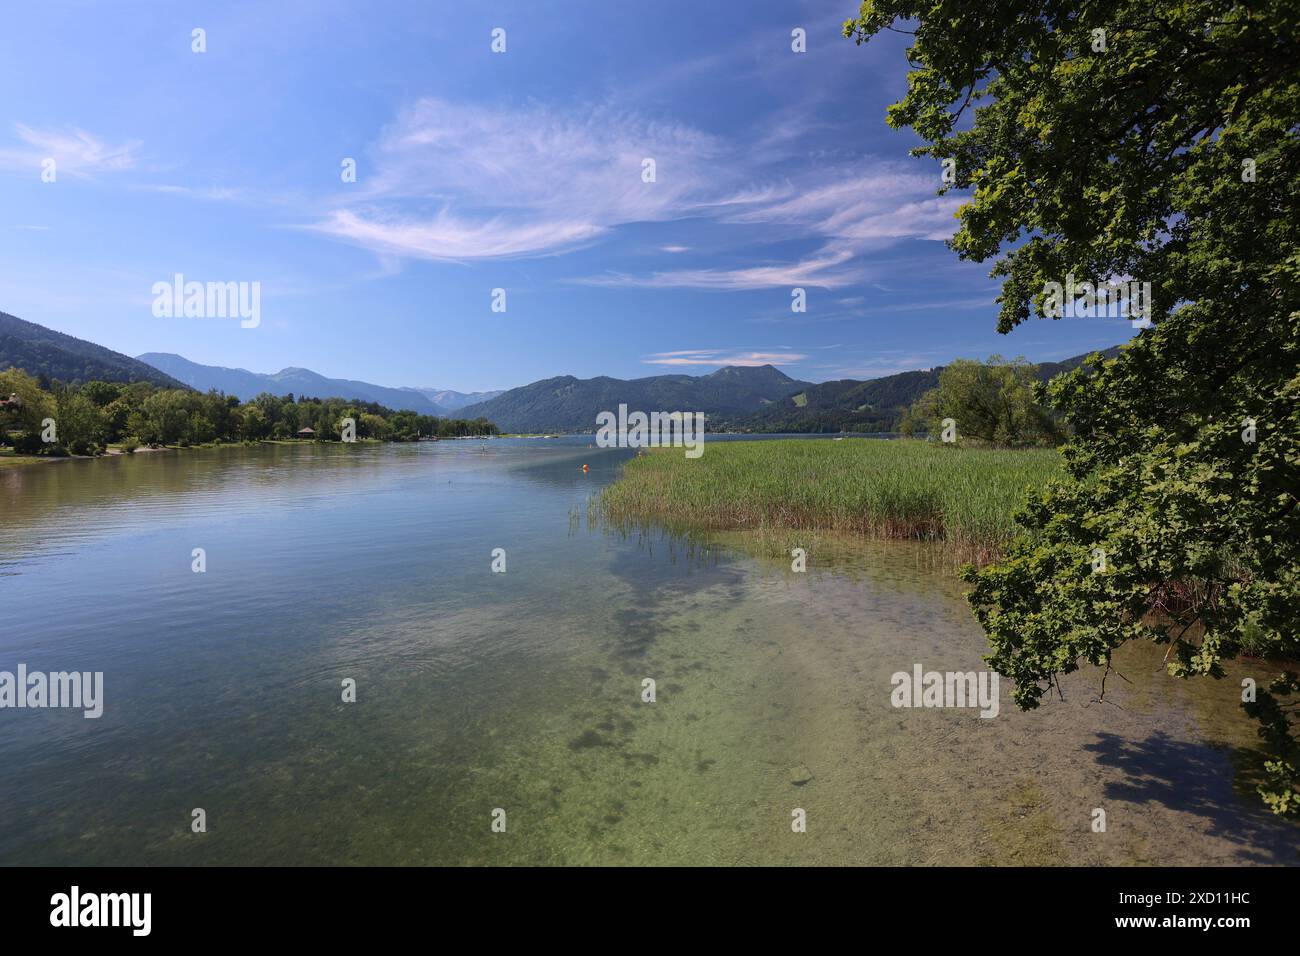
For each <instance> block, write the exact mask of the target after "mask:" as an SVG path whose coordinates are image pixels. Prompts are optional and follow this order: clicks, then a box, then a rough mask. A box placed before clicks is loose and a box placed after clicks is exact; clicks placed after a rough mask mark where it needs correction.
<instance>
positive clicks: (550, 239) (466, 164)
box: [310, 99, 719, 260]
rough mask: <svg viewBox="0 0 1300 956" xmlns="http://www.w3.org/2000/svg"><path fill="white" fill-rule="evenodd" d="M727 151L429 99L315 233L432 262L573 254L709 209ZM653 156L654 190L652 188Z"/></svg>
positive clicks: (650, 132) (540, 111)
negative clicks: (702, 204) (635, 226)
mask: <svg viewBox="0 0 1300 956" xmlns="http://www.w3.org/2000/svg"><path fill="white" fill-rule="evenodd" d="M718 149H719V147H718V144H717V143H716V142H715V141H714V140H713V139H712V138H711V137H709V136H707V135H705V134H702V133H699V132H697V131H695V130H692V129H689V128H687V127H684V126H676V125H671V124H664V123H655V122H651V121H648V120H645V119H642V118H639V117H636V116H632V115H628V114H623V113H617V112H613V111H610V110H604V109H599V110H596V111H594V112H588V113H587V114H585V115H576V114H575V115H570V114H565V113H559V112H556V111H554V110H551V109H549V108H547V107H542V106H532V107H530V108H528V109H519V110H491V109H485V108H482V107H480V106H476V105H467V104H455V103H448V102H446V101H443V100H435V99H423V100H420V101H419V102H417V103H416V104H415V105H414V106H412V107H411V108H409V109H407V110H405V111H404V112H403V113H402V114H401V115H400V116H399V117H398V119H397V121H396V122H394V123H393V124H392V125H391V126H389V127H388V128H386V129H385V130H384V132H383V135H382V136H381V137H380V141H379V143H378V144H377V146H376V148H375V149H374V151H373V157H372V159H371V162H372V163H373V164H374V166H375V172H374V173H373V174H372V175H371V176H370V177H368V178H367V177H366V176H365V175H364V174H363V176H362V188H361V189H360V190H359V191H358V195H357V197H356V199H355V201H353V202H352V203H350V204H348V205H346V206H340V207H337V208H333V209H330V210H328V211H327V212H326V214H325V215H324V216H323V217H322V218H321V219H320V220H319V221H317V222H316V223H314V224H313V225H312V226H311V227H310V228H313V229H315V230H316V231H318V232H321V233H324V234H326V235H330V236H334V237H336V238H339V239H344V240H347V241H350V242H355V243H357V244H358V245H362V246H365V247H367V248H370V249H374V250H377V251H382V252H385V253H388V254H396V255H406V256H410V257H414V258H421V259H434V260H438V259H447V260H467V259H479V258H495V257H502V256H520V255H535V254H540V253H549V252H558V251H565V250H568V249H572V248H574V247H575V246H577V245H580V244H582V243H585V242H588V241H590V240H591V239H593V238H594V237H596V236H599V235H601V234H602V233H604V232H606V231H607V230H609V229H611V228H613V227H615V226H618V225H622V224H625V223H631V222H648V221H657V220H664V219H669V218H673V217H674V216H676V215H679V214H680V211H681V210H682V209H683V208H686V207H688V206H690V205H692V204H693V203H695V202H698V201H699V197H698V196H697V195H696V194H697V193H698V192H700V191H701V190H702V189H703V188H704V186H705V185H706V184H707V182H708V179H709V176H708V167H709V161H710V159H711V157H712V156H713V155H714V154H715V153H716V152H717V151H718ZM647 158H648V159H652V160H654V162H655V181H654V182H645V181H643V177H642V170H643V160H645V159H647ZM412 207H417V208H418V209H419V210H422V211H413V208H412Z"/></svg>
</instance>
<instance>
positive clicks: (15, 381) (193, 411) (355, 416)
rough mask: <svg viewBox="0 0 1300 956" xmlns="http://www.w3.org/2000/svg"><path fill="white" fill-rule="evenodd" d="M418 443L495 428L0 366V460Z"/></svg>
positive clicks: (371, 408)
mask: <svg viewBox="0 0 1300 956" xmlns="http://www.w3.org/2000/svg"><path fill="white" fill-rule="evenodd" d="M348 420H350V421H351V426H350V428H349V433H350V434H349V438H348V441H349V442H351V441H354V440H355V441H376V442H382V441H397V442H410V441H426V440H430V439H449V438H481V437H489V436H495V435H497V434H499V429H498V428H497V426H496V425H494V424H493V423H492V422H490V421H488V420H487V419H484V418H476V419H472V420H470V419H454V418H439V417H437V416H434V415H421V414H418V413H416V412H409V411H394V410H393V409H390V408H386V407H384V406H382V405H379V404H377V403H375V402H361V401H352V400H348V399H342V398H311V397H307V396H301V395H300V396H297V397H295V396H294V395H293V394H292V393H290V394H287V395H282V396H277V395H272V394H270V393H266V392H264V393H262V394H261V395H258V396H257V397H256V398H253V399H251V400H249V401H247V402H241V401H240V400H239V398H237V397H236V396H234V395H224V394H222V393H221V392H217V391H210V392H207V393H200V392H196V391H191V390H182V389H174V388H160V387H158V386H156V385H153V384H151V383H149V382H131V383H129V384H128V383H121V382H101V381H92V382H85V383H82V384H74V385H65V384H62V383H59V382H51V381H48V380H45V379H43V378H36V377H33V376H31V375H29V374H27V373H26V372H24V371H22V370H21V369H17V368H10V369H8V370H6V371H0V466H16V465H23V464H32V463H35V462H39V461H49V460H56V459H61V458H96V457H99V456H101V455H112V454H127V455H129V454H133V453H134V452H136V451H137V450H139V451H145V450H149V451H161V450H164V449H173V448H191V447H215V446H218V445H250V444H258V443H263V442H273V443H284V444H302V443H304V442H342V441H343V438H344V422H345V421H348Z"/></svg>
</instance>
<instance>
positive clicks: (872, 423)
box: [0, 312, 1119, 432]
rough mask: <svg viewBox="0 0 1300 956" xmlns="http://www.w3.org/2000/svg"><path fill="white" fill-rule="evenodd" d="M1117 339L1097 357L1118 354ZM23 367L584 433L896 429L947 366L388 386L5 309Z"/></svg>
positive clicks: (1044, 366)
mask: <svg viewBox="0 0 1300 956" xmlns="http://www.w3.org/2000/svg"><path fill="white" fill-rule="evenodd" d="M1118 351H1119V348H1118V346H1116V347H1115V348H1111V349H1107V350H1106V351H1105V352H1103V353H1102V354H1103V355H1105V356H1107V357H1112V356H1114V355H1115V354H1117V353H1118ZM1084 358H1086V356H1085V355H1077V356H1075V357H1073V358H1069V359H1066V360H1064V361H1061V362H1043V363H1039V364H1038V368H1037V374H1038V376H1039V378H1040V379H1042V380H1044V381H1046V380H1047V379H1049V378H1051V377H1052V376H1054V375H1058V374H1060V373H1061V372H1064V371H1067V370H1069V369H1071V368H1074V367H1076V366H1077V365H1079V363H1080V362H1082V361H1083V360H1084ZM11 365H13V366H17V367H18V368H21V369H24V370H25V371H27V372H29V373H31V374H33V375H38V376H39V375H45V376H46V377H47V378H49V379H57V380H60V381H64V382H68V383H80V382H86V381H91V380H94V379H102V380H105V381H116V382H135V381H147V382H152V383H154V384H155V385H158V386H161V387H165V388H185V387H189V388H193V389H197V390H199V391H204V392H206V391H209V390H210V389H216V390H218V391H220V392H224V393H225V394H227V395H235V396H238V397H239V398H240V399H241V400H245V401H246V400H248V399H251V398H254V397H256V396H257V395H258V394H260V393H262V392H270V393H272V394H274V395H285V394H288V393H293V394H294V395H299V396H308V397H314V398H345V399H354V400H358V401H367V402H378V403H379V404H380V405H383V406H385V407H387V408H392V409H397V410H400V409H406V410H409V411H414V412H419V413H421V414H425V415H437V416H439V417H444V418H445V417H455V418H479V417H482V418H486V419H488V420H490V421H492V422H495V423H496V425H497V426H498V427H499V428H500V429H501V430H502V431H505V432H589V431H592V430H593V429H594V428H595V422H596V416H597V415H598V414H599V413H600V412H603V411H613V412H616V411H617V410H618V406H619V405H620V404H626V405H627V406H628V408H629V410H632V411H647V412H648V411H682V412H696V411H699V412H704V413H705V415H706V416H707V418H708V428H709V430H710V431H738V432H839V431H849V432H853V431H858V432H876V431H892V430H893V429H895V428H896V427H897V424H898V420H899V417H900V416H901V415H902V412H903V410H904V409H906V408H908V407H910V406H911V405H912V403H913V402H915V401H916V400H917V399H918V398H920V397H921V395H922V394H924V393H925V392H926V391H928V390H929V389H932V388H934V387H935V386H936V385H937V384H938V382H939V373H940V372H941V371H942V366H939V367H936V368H932V369H924V370H918V371H913V372H900V373H898V374H896V375H888V376H885V377H884V378H875V379H868V380H866V381H859V380H856V379H841V380H839V381H831V382H821V383H817V384H814V383H812V382H803V381H800V380H798V379H795V378H791V377H790V376H789V375H786V374H785V373H784V372H782V371H781V370H780V369H777V368H775V367H773V366H771V365H762V366H758V367H749V366H745V367H741V366H728V367H726V368H721V369H718V370H717V371H716V372H711V373H709V374H708V375H653V376H649V377H646V378H634V379H618V378H610V377H608V376H604V375H602V376H597V377H596V378H587V379H580V378H575V377H574V376H572V375H561V376H557V377H555V378H548V379H543V380H542V381H539V382H533V383H532V384H530V385H523V386H520V387H519V388H512V389H509V390H506V391H497V392H457V391H453V390H451V389H437V388H391V387H388V386H384V385H374V384H372V383H370V382H360V381H354V380H351V379H337V378H327V377H325V376H324V375H320V374H319V373H317V372H313V371H312V370H310V369H305V368H292V367H291V368H285V369H282V370H281V371H279V372H276V373H274V374H263V373H259V372H250V371H248V370H247V369H242V368H222V367H220V366H215V365H200V364H198V363H197V362H191V361H190V360H188V359H186V358H183V357H182V356H180V355H174V354H171V353H167V352H146V353H144V354H143V355H140V356H137V357H136V358H131V357H129V356H127V355H123V354H121V353H120V352H114V351H112V350H111V349H106V348H103V347H102V346H99V345H94V344H92V343H90V342H85V341H82V340H81V339H77V338H73V337H72V336H70V335H64V334H63V333H62V332H55V331H53V330H52V329H47V328H44V327H43V326H40V325H37V324H35V323H33V322H26V321H24V320H22V319H19V318H16V317H14V316H12V315H9V314H7V313H4V312H0V370H3V369H5V368H8V367H9V366H11Z"/></svg>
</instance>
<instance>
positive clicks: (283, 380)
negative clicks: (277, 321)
mask: <svg viewBox="0 0 1300 956" xmlns="http://www.w3.org/2000/svg"><path fill="white" fill-rule="evenodd" d="M136 358H137V359H138V360H139V361H141V362H146V363H148V364H149V365H152V366H153V367H154V368H156V369H159V370H161V371H162V372H165V373H166V374H167V375H170V376H171V377H172V378H175V379H179V380H180V381H182V382H184V383H185V384H186V385H188V386H189V387H190V388H193V389H197V390H198V391H200V392H207V391H210V390H212V389H214V388H215V389H216V390H217V391H219V392H224V393H225V394H227V395H236V396H238V397H239V399H240V400H241V401H247V400H248V399H250V398H255V397H256V396H258V395H260V394H261V393H262V392H270V393H271V394H273V395H287V394H289V393H292V394H294V395H306V396H308V397H311V398H347V399H354V400H356V401H363V402H378V403H379V404H380V405H383V406H384V407H385V408H392V409H399V410H400V409H405V410H407V411H412V412H419V413H420V414H421V415H438V416H441V417H444V418H445V417H447V416H451V415H453V414H455V416H456V417H460V416H459V413H458V411H457V410H458V409H460V408H462V407H463V406H465V405H468V404H470V403H472V402H478V401H483V400H485V399H488V398H492V397H494V396H496V395H499V394H500V392H470V393H465V392H456V391H452V390H451V389H434V388H428V389H423V388H390V387H388V386H386V385H374V384H372V383H370V382H358V381H354V380H352V379H346V378H327V377H325V376H324V375H321V374H320V373H318V372H313V371H312V370H311V369H309V368H292V367H290V368H285V369H281V370H280V371H278V372H275V373H272V374H264V373H262V372H250V371H248V369H243V368H223V367H221V366H219V365H200V364H199V363H197V362H191V361H190V360H189V359H187V358H184V357H182V356H180V355H175V354H173V353H171V352H145V353H144V354H143V355H138V356H136Z"/></svg>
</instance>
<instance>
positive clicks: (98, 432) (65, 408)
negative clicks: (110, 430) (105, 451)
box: [54, 389, 107, 455]
mask: <svg viewBox="0 0 1300 956" xmlns="http://www.w3.org/2000/svg"><path fill="white" fill-rule="evenodd" d="M54 421H55V424H56V430H55V434H56V441H55V447H56V448H58V449H63V450H64V451H67V452H69V453H70V454H73V455H95V454H98V453H99V452H100V451H101V450H102V444H103V442H104V436H105V433H106V431H107V428H106V421H105V418H104V413H103V412H102V411H101V410H100V408H99V406H98V405H96V404H95V403H94V402H93V401H91V400H90V399H89V398H87V397H86V396H85V395H82V394H81V393H80V392H73V391H71V390H69V389H65V390H62V391H60V392H58V393H57V394H56V395H55V406H54Z"/></svg>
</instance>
